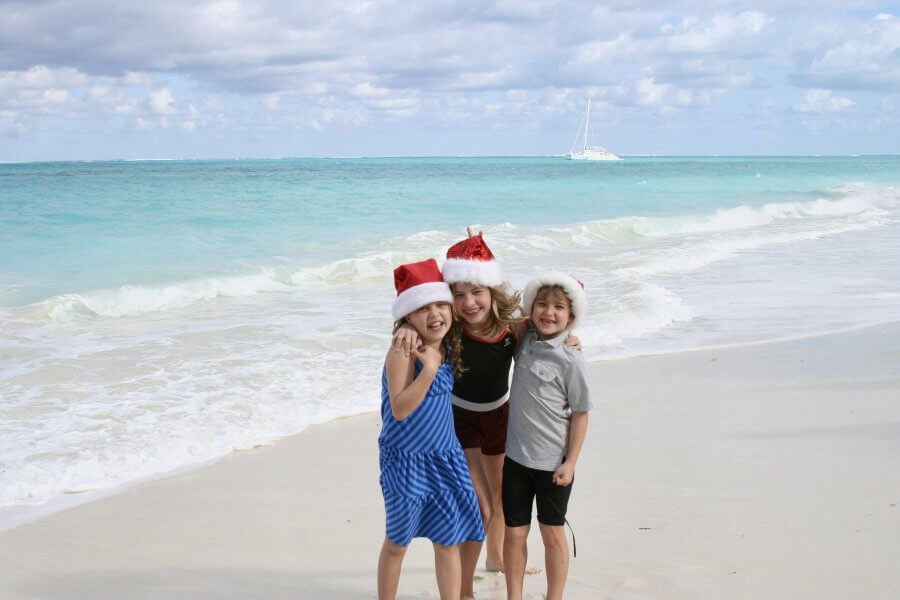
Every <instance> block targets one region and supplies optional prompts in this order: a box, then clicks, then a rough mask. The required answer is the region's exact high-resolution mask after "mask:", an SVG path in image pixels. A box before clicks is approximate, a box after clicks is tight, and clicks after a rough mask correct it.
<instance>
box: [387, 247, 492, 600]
mask: <svg viewBox="0 0 900 600" xmlns="http://www.w3.org/2000/svg"><path fill="white" fill-rule="evenodd" d="M394 285H395V287H396V289H397V299H396V300H395V301H394V305H393V308H392V313H393V316H394V319H395V320H396V323H395V330H396V328H397V327H399V326H401V325H402V324H404V323H408V324H409V325H410V326H412V327H414V328H415V329H416V331H417V332H418V334H419V336H420V343H421V345H420V346H419V347H418V348H416V349H415V350H414V352H413V353H412V354H411V355H410V356H408V357H407V356H404V355H403V353H400V352H394V351H392V350H391V351H389V352H388V355H387V358H385V362H384V371H383V373H382V378H381V415H382V421H383V424H382V431H381V435H380V436H379V438H378V446H379V462H380V465H381V478H380V481H381V490H382V494H383V495H384V509H385V516H386V522H387V526H386V535H385V539H384V544H383V545H382V548H381V554H380V556H379V559H378V597H379V599H381V600H386V599H393V598H395V597H396V594H397V585H398V583H399V581H400V569H401V566H402V564H403V557H404V556H405V555H406V548H407V546H408V545H409V543H410V542H411V541H412V538H414V537H425V538H428V539H429V540H431V542H432V544H433V545H434V555H435V558H434V563H435V571H436V575H437V582H438V590H439V592H440V597H441V599H442V600H458V598H459V597H460V585H461V584H460V578H461V572H460V568H461V567H460V557H459V544H460V543H462V542H465V541H482V540H484V526H483V524H482V520H481V514H480V512H479V509H478V499H477V498H476V496H475V489H474V488H473V487H472V480H471V479H470V477H469V469H468V466H467V464H466V459H465V456H464V454H463V451H462V447H461V446H460V443H459V440H458V439H457V437H456V434H455V432H454V428H453V410H452V408H451V403H450V391H451V389H452V388H453V375H454V369H455V368H456V369H458V368H459V367H460V366H461V365H460V363H459V358H458V357H459V346H460V337H459V326H458V325H455V324H454V322H453V313H452V310H451V308H450V305H451V303H452V301H453V297H452V296H451V294H450V287H449V286H448V285H447V284H446V283H444V281H443V280H442V278H441V273H440V270H439V269H438V266H437V263H436V262H435V261H434V259H429V260H426V261H421V262H418V263H412V264H408V265H402V266H400V267H398V268H397V269H395V270H394ZM453 346H456V348H455V350H456V351H455V352H454V351H453V350H452V349H451V348H452V347H453Z"/></svg>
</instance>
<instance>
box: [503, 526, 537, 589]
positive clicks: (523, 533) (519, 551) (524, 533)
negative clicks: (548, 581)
mask: <svg viewBox="0 0 900 600" xmlns="http://www.w3.org/2000/svg"><path fill="white" fill-rule="evenodd" d="M530 529H531V525H523V526H521V527H507V528H506V536H505V538H504V540H503V565H504V566H505V568H506V598H507V600H522V586H523V584H524V580H525V563H526V562H527V561H528V543H527V542H528V531H529V530H530Z"/></svg>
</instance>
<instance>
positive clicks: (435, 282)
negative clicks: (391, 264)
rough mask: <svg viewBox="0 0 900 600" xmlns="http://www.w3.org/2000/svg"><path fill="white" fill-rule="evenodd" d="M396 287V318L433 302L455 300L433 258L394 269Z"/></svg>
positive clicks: (394, 308)
mask: <svg viewBox="0 0 900 600" xmlns="http://www.w3.org/2000/svg"><path fill="white" fill-rule="evenodd" d="M394 288H396V290H397V299H396V300H394V305H393V306H392V307H391V314H392V315H393V316H394V320H398V319H400V318H402V317H405V316H406V315H408V314H409V313H411V312H413V311H414V310H416V309H418V308H422V307H423V306H425V305H426V304H431V303H432V302H453V294H451V293H450V286H449V285H447V284H446V283H445V282H444V281H443V279H441V271H440V269H438V266H437V262H436V261H435V260H434V259H433V258H429V259H428V260H423V261H420V262H415V263H410V264H408V265H400V266H399V267H397V268H396V269H394Z"/></svg>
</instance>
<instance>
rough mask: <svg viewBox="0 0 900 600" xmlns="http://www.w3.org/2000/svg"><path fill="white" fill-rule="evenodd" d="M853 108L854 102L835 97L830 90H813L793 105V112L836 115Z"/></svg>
mask: <svg viewBox="0 0 900 600" xmlns="http://www.w3.org/2000/svg"><path fill="white" fill-rule="evenodd" d="M855 106H856V102H854V101H853V100H851V99H850V98H846V97H844V96H835V95H834V93H833V92H831V90H820V89H814V90H809V91H808V92H806V96H804V98H803V100H801V101H799V102H797V103H795V104H794V110H796V111H798V112H802V113H837V112H841V111H844V110H847V109H849V108H853V107H855Z"/></svg>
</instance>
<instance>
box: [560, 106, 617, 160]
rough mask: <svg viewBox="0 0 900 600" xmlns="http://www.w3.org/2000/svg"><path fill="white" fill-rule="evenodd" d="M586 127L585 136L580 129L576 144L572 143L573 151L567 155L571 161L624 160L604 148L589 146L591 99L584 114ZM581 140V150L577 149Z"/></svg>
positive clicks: (583, 123) (583, 121)
mask: <svg viewBox="0 0 900 600" xmlns="http://www.w3.org/2000/svg"><path fill="white" fill-rule="evenodd" d="M581 124H582V125H584V136H582V135H581V134H582V129H581V128H580V127H579V129H578V133H577V134H575V142H573V143H572V149H571V150H569V153H568V154H566V158H568V159H571V160H622V157H621V156H618V155H616V154H613V153H612V152H610V151H609V150H607V149H606V148H604V147H603V146H597V145H592V146H588V132H589V131H590V130H591V129H590V126H591V99H590V98H588V105H587V111H585V113H584V119H582V120H581ZM579 139H580V140H581V148H580V149H576V148H577V146H578V141H579Z"/></svg>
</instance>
